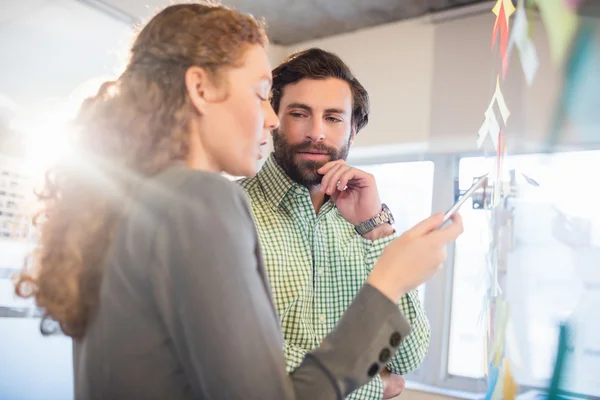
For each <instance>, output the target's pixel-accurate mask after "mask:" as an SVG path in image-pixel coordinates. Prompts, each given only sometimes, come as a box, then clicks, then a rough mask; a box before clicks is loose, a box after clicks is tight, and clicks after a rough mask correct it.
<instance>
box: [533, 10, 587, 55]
mask: <svg viewBox="0 0 600 400" xmlns="http://www.w3.org/2000/svg"><path fill="white" fill-rule="evenodd" d="M534 1H535V3H536V4H537V6H538V8H539V9H540V14H541V16H542V20H543V21H544V25H545V27H546V32H547V33H548V40H549V42H550V52H551V54H552V60H553V61H554V63H556V64H560V63H562V61H563V60H564V58H565V56H566V54H567V50H568V48H569V44H570V43H571V40H572V39H573V36H574V35H575V32H576V30H577V14H576V13H575V12H574V11H573V10H572V9H571V8H570V7H569V6H568V5H567V3H566V2H565V1H564V0H534Z"/></svg>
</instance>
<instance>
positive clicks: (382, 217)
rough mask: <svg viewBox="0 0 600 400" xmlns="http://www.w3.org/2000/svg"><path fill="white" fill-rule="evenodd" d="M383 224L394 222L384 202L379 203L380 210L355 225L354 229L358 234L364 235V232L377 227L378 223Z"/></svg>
mask: <svg viewBox="0 0 600 400" xmlns="http://www.w3.org/2000/svg"><path fill="white" fill-rule="evenodd" d="M383 224H390V225H393V224H394V216H393V215H392V212H391V211H390V209H389V208H388V206H386V205H385V204H381V212H380V213H379V214H377V215H376V216H374V217H373V218H371V219H369V220H367V221H365V222H363V223H362V224H359V225H355V226H354V230H355V231H356V232H357V233H358V234H359V235H364V234H365V233H369V232H371V231H372V230H373V229H375V228H377V227H378V226H379V225H383Z"/></svg>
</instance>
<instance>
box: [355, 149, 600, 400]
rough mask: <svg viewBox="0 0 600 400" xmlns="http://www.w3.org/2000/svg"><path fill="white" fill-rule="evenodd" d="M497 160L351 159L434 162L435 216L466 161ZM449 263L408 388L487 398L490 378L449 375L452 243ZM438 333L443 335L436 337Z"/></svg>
mask: <svg viewBox="0 0 600 400" xmlns="http://www.w3.org/2000/svg"><path fill="white" fill-rule="evenodd" d="M599 149H600V144H599V145H586V146H579V145H561V146H556V147H555V148H554V149H553V150H552V151H551V153H563V152H573V151H588V150H599ZM543 153H548V151H547V150H544V149H543V148H541V147H539V146H529V147H526V148H525V147H524V148H521V149H519V150H518V151H514V152H511V153H510V154H509V155H508V156H515V155H535V154H543ZM481 156H485V157H493V156H494V155H493V154H489V153H483V154H482V152H480V151H459V152H451V153H437V154H432V153H424V152H420V153H412V154H408V153H397V154H395V155H394V154H389V153H388V154H386V155H383V156H380V157H378V156H376V155H374V154H373V153H371V154H370V155H369V156H365V157H349V159H348V161H349V163H350V164H352V165H354V166H356V167H357V168H360V167H361V165H376V164H388V163H404V162H415V161H432V162H433V165H434V172H433V191H432V193H433V199H432V210H431V211H432V213H433V212H438V211H442V210H445V209H447V208H448V207H449V206H450V205H451V204H452V203H453V201H454V196H455V193H454V191H455V181H456V180H457V179H458V177H459V165H460V160H461V159H462V158H467V157H481ZM447 255H448V257H447V261H446V262H445V264H444V267H443V268H442V270H441V271H440V272H438V274H437V275H436V276H435V277H434V278H433V279H432V280H430V281H429V282H428V283H427V284H426V285H427V286H426V287H427V289H426V291H425V297H424V298H425V302H424V304H423V307H424V308H425V312H426V313H427V316H428V318H429V323H430V325H431V332H432V336H431V342H430V346H429V351H428V353H427V356H426V357H425V359H424V361H423V363H422V364H421V366H420V367H419V369H418V370H417V371H415V372H412V373H409V374H407V375H406V376H405V378H406V380H407V387H411V386H412V385H411V383H413V384H414V386H415V387H421V388H430V389H431V390H432V391H436V390H438V391H439V390H449V391H455V392H457V393H463V394H464V397H465V398H471V397H475V398H480V397H481V398H483V396H484V395H485V392H486V389H487V382H486V377H485V376H484V377H482V378H470V377H465V376H458V375H451V374H449V372H448V357H449V346H450V324H451V315H452V313H451V311H452V291H453V278H454V264H455V257H454V256H455V245H454V243H452V244H451V245H450V246H448V248H447ZM435 332H442V333H443V334H442V335H436V334H435ZM540 389H542V390H543V389H544V388H541V387H538V386H527V385H520V391H521V392H522V393H524V392H527V391H535V390H540Z"/></svg>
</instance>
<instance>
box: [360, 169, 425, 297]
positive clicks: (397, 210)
mask: <svg viewBox="0 0 600 400" xmlns="http://www.w3.org/2000/svg"><path fill="white" fill-rule="evenodd" d="M433 167H434V165H433V162H431V161H414V162H398V163H388V164H375V165H361V166H359V168H360V169H362V170H364V171H366V172H369V173H371V174H373V175H374V176H375V180H376V182H377V189H378V190H379V197H380V199H381V201H382V202H384V203H386V204H387V205H388V207H389V208H390V210H391V211H392V213H393V214H394V219H395V221H396V223H395V224H394V227H395V228H396V230H397V231H398V232H403V231H405V230H407V229H410V228H411V227H413V226H414V225H416V224H417V223H418V222H420V221H421V220H423V219H425V218H427V217H428V216H430V215H431V202H432V198H433ZM419 296H420V297H421V304H423V303H424V300H425V287H424V286H422V287H420V288H419Z"/></svg>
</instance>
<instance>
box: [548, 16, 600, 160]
mask: <svg viewBox="0 0 600 400" xmlns="http://www.w3.org/2000/svg"><path fill="white" fill-rule="evenodd" d="M595 36H596V24H594V23H589V22H585V23H582V24H581V26H580V28H579V31H578V32H577V36H576V37H575V40H574V42H573V46H572V48H571V52H570V56H569V59H568V61H567V63H566V65H565V75H564V81H563V90H562V93H561V96H560V100H559V103H558V107H557V109H556V112H555V114H554V119H553V122H552V125H551V129H550V135H549V143H548V145H549V149H552V148H554V146H555V145H556V144H557V143H558V142H559V136H560V134H561V132H562V130H563V128H564V122H565V121H566V120H569V121H570V122H571V123H572V124H573V125H574V126H575V129H576V131H577V132H578V133H579V134H580V137H579V139H583V141H592V142H594V141H596V142H597V141H600V131H599V129H600V113H599V112H598V104H600V43H598V41H597V40H596V37H595Z"/></svg>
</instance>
